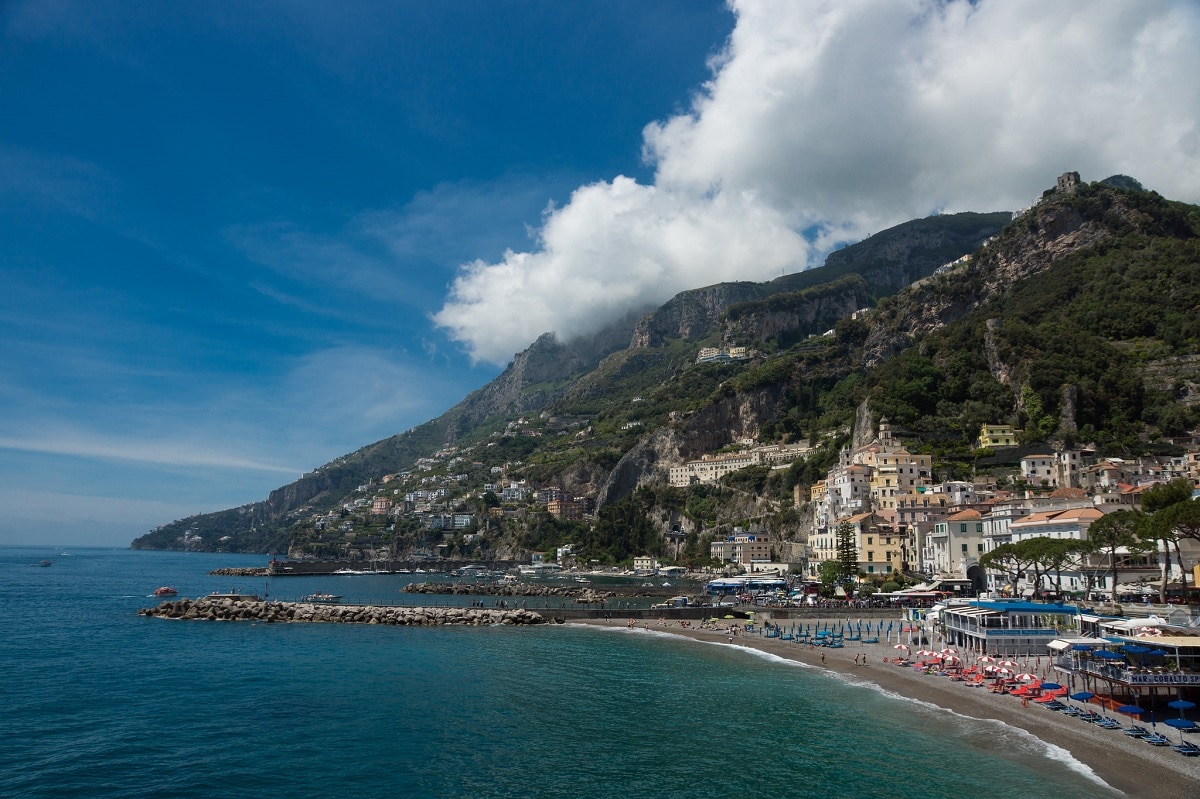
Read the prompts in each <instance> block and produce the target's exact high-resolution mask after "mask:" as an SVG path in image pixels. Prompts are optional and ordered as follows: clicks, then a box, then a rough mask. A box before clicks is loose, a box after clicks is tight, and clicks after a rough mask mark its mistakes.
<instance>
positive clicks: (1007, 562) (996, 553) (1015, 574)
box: [979, 542, 1031, 594]
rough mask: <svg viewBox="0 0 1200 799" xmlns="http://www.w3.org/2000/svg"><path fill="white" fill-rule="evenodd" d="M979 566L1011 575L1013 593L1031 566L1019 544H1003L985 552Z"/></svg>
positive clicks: (981, 556) (980, 558)
mask: <svg viewBox="0 0 1200 799" xmlns="http://www.w3.org/2000/svg"><path fill="white" fill-rule="evenodd" d="M979 565H980V566H982V567H983V568H985V569H995V570H996V571H999V572H1003V573H1004V574H1006V575H1009V577H1010V579H1011V580H1012V587H1013V593H1014V594H1015V593H1016V591H1017V581H1018V580H1020V579H1021V577H1022V576H1023V575H1024V574H1025V572H1026V571H1027V570H1028V569H1029V567H1030V566H1031V562H1030V560H1029V557H1028V554H1027V552H1026V550H1024V549H1022V548H1021V547H1020V546H1019V545H1018V544H1014V543H1011V542H1010V543H1007V544H1001V545H999V546H998V547H996V548H995V549H993V550H992V551H991V552H985V553H984V554H982V555H980V557H979Z"/></svg>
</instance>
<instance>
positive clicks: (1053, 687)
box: [1042, 682, 1062, 691]
mask: <svg viewBox="0 0 1200 799" xmlns="http://www.w3.org/2000/svg"><path fill="white" fill-rule="evenodd" d="M1042 690H1043V691H1061V690H1062V686H1061V685H1059V684H1058V683H1056V682H1044V683H1042Z"/></svg>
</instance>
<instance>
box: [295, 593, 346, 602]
mask: <svg viewBox="0 0 1200 799" xmlns="http://www.w3.org/2000/svg"><path fill="white" fill-rule="evenodd" d="M301 601H303V602H315V603H317V604H319V605H336V604H337V603H338V602H341V601H342V598H341V597H340V596H339V595H337V594H324V593H321V592H320V591H317V592H316V593H313V594H309V595H307V596H306V597H304V599H303V600H301Z"/></svg>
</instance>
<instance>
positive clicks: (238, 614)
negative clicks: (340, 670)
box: [138, 598, 546, 627]
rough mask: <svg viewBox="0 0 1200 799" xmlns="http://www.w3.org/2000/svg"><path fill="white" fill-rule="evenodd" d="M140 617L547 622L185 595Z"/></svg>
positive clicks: (499, 614) (508, 613)
mask: <svg viewBox="0 0 1200 799" xmlns="http://www.w3.org/2000/svg"><path fill="white" fill-rule="evenodd" d="M138 615H139V616H158V617H161V618H166V619H199V620H205V621H261V622H267V623H271V622H280V623H287V622H297V623H299V622H310V623H330V624H398V625H407V626H417V627H437V626H440V625H444V624H458V625H468V626H476V627H478V626H484V625H491V624H522V625H523V624H543V623H545V621H546V619H544V618H543V617H542V616H541V614H538V613H534V612H533V611H532V610H524V609H520V608H513V609H500V608H414V607H399V606H393V605H386V606H385V605H322V604H315V603H311V602H267V601H261V600H260V601H250V600H242V599H208V598H204V599H179V600H175V601H171V602H163V603H162V604H161V605H159V606H158V607H153V608H142V609H141V610H139V611H138Z"/></svg>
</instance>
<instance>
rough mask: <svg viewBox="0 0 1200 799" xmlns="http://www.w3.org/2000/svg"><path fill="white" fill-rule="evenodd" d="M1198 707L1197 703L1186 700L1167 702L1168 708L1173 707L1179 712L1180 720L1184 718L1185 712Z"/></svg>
mask: <svg viewBox="0 0 1200 799" xmlns="http://www.w3.org/2000/svg"><path fill="white" fill-rule="evenodd" d="M1195 706H1196V703H1195V702H1189V701H1187V700H1186V699H1175V700H1173V701H1170V702H1167V707H1173V708H1175V709H1176V710H1178V711H1179V718H1183V711H1185V710H1191V709H1192V708H1194V707H1195Z"/></svg>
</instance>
